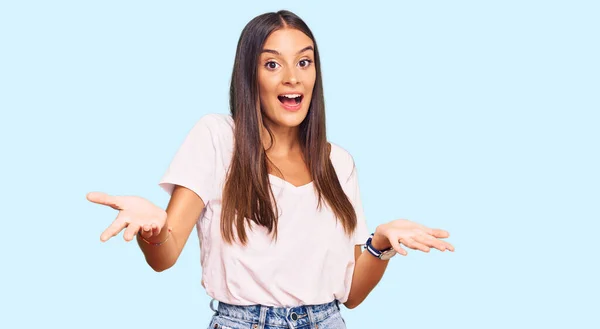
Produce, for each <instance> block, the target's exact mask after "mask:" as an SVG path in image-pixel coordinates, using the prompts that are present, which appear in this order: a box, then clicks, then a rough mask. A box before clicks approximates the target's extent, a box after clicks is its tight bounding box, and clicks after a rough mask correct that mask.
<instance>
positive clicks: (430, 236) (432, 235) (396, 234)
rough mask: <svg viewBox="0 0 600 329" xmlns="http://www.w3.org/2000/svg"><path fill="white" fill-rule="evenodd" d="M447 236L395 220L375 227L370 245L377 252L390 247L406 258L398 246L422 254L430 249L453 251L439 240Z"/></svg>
mask: <svg viewBox="0 0 600 329" xmlns="http://www.w3.org/2000/svg"><path fill="white" fill-rule="evenodd" d="M449 236H450V234H449V233H448V232H447V231H444V230H441V229H433V228H429V227H426V226H423V225H421V224H418V223H415V222H411V221H409V220H406V219H397V220H394V221H391V222H389V223H386V224H382V225H379V226H377V229H376V230H375V235H374V236H373V240H372V242H371V243H372V244H373V247H375V248H377V249H379V250H383V249H387V248H389V247H390V246H391V247H392V248H394V250H396V252H398V253H399V254H401V255H404V256H406V254H407V253H406V250H404V249H403V248H402V247H401V246H400V244H403V245H405V246H407V247H409V248H411V249H415V250H421V251H423V252H429V250H430V248H435V249H438V250H440V251H445V250H450V251H454V247H453V246H452V245H451V244H450V243H448V242H446V241H442V240H440V239H443V238H447V237H449Z"/></svg>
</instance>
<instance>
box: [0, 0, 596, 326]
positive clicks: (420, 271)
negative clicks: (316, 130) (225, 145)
mask: <svg viewBox="0 0 600 329" xmlns="http://www.w3.org/2000/svg"><path fill="white" fill-rule="evenodd" d="M0 3H1V4H0V111H1V120H0V143H1V154H2V156H1V157H2V161H1V162H0V166H1V171H0V172H1V173H2V175H3V177H2V183H3V188H2V192H0V193H2V196H1V198H0V200H1V201H0V202H2V209H3V212H2V214H1V216H0V217H1V218H2V225H1V228H2V231H1V232H2V233H1V235H0V236H1V238H0V246H1V248H0V250H1V251H0V252H1V255H2V260H1V264H2V265H1V268H2V270H1V271H0V272H1V275H2V278H3V279H2V280H1V281H0V288H1V292H0V295H1V296H2V297H1V298H0V303H1V304H2V305H1V307H0V318H1V319H2V323H3V325H2V327H3V328H45V327H52V328H205V327H206V326H207V325H208V322H209V318H210V316H211V311H210V310H209V308H208V302H209V298H208V296H206V294H205V292H204V290H203V289H202V287H201V286H200V271H201V269H200V264H199V248H198V239H197V237H196V236H195V231H194V235H193V236H192V238H191V239H190V240H189V242H188V245H187V246H186V247H185V249H184V251H183V254H182V255H181V258H180V259H179V261H178V263H177V264H176V266H175V267H173V268H172V269H170V270H168V271H166V272H163V273H155V272H153V271H152V270H151V269H150V268H149V267H148V266H147V265H146V264H145V261H144V259H143V257H142V254H141V252H140V251H139V250H138V248H137V246H136V245H135V243H129V244H128V243H125V242H124V241H123V239H122V236H121V235H119V237H118V238H115V239H112V240H110V241H109V242H107V243H105V244H102V243H101V242H100V241H99V236H100V233H101V232H102V231H103V230H104V229H105V227H106V226H108V225H109V224H110V222H111V221H112V220H113V218H114V216H115V215H116V212H115V211H114V210H112V209H110V208H105V207H101V206H98V205H94V204H91V203H89V202H87V201H86V200H85V194H86V193H87V192H89V191H93V190H99V191H105V192H108V193H112V194H119V195H128V194H132V195H140V196H143V197H146V198H148V199H149V200H151V201H153V202H155V203H156V204H158V205H160V206H163V207H164V206H166V204H167V201H168V195H167V194H166V193H164V192H163V191H162V190H161V189H160V188H159V187H158V185H157V183H158V180H159V179H160V177H161V175H162V174H163V173H164V171H165V170H166V168H167V166H168V164H169V162H170V161H171V159H172V156H173V155H174V153H175V151H176V150H177V148H178V147H179V145H180V143H181V142H182V141H183V138H184V136H185V135H186V134H187V133H188V131H189V129H191V127H192V126H193V124H194V123H195V122H196V120H197V119H198V118H200V117H201V116H202V115H204V114H205V113H209V112H218V113H226V112H228V98H227V97H228V88H229V79H230V73H231V69H232V64H233V58H234V52H235V46H236V43H237V39H238V37H239V34H240V32H241V30H242V28H243V27H244V25H245V24H246V23H247V22H248V21H249V20H250V19H251V18H253V17H254V16H256V15H258V14H261V13H263V12H266V11H275V10H278V9H282V8H285V9H290V10H292V11H294V12H296V13H297V14H299V15H300V16H301V17H302V18H303V19H305V21H306V22H307V23H308V24H309V26H310V27H311V28H312V29H313V32H314V33H315V36H316V38H317V42H318V45H319V47H320V49H321V55H322V63H323V77H324V84H325V94H326V102H327V125H328V133H329V138H330V140H331V141H333V142H336V143H338V144H340V145H342V146H343V147H345V148H346V149H347V150H349V151H350V152H351V153H352V154H353V156H354V157H355V160H356V162H357V165H358V168H359V175H360V176H359V179H360V184H361V188H362V195H363V201H364V205H365V211H366V214H367V217H368V222H369V226H370V228H371V229H372V230H373V229H375V227H376V226H377V225H378V224H381V223H384V222H387V221H390V220H393V219H396V218H408V219H411V220H414V221H418V222H421V223H424V224H426V225H429V226H433V227H441V228H444V229H447V230H449V231H450V232H451V238H450V241H451V242H452V243H453V244H454V245H455V246H456V252H455V253H454V254H451V253H441V252H437V251H432V252H431V253H429V254H424V253H421V252H416V251H412V252H411V251H409V256H408V257H397V258H395V259H393V261H392V262H391V264H390V266H389V270H388V271H387V273H386V274H385V277H384V278H383V280H382V282H381V283H380V284H379V286H378V287H377V288H376V289H375V291H374V292H373V293H372V294H371V295H370V296H369V297H368V299H367V300H366V301H365V302H364V303H363V304H362V305H361V306H360V307H359V308H357V309H355V310H343V313H344V315H345V317H346V319H347V321H348V323H349V325H348V327H349V328H351V329H358V328H421V329H426V328H599V327H600V323H599V320H598V318H597V317H596V316H593V313H594V312H596V311H598V308H599V303H598V301H597V298H598V295H599V294H600V289H599V284H598V278H599V277H600V275H599V274H600V272H599V271H598V269H597V266H596V265H598V260H599V257H598V254H597V251H596V250H597V249H598V248H599V247H600V245H599V244H598V243H597V241H598V232H599V229H600V226H599V224H598V220H599V219H600V216H599V215H600V209H599V203H600V202H599V196H600V191H599V183H600V177H599V174H598V168H599V165H600V163H599V162H600V161H599V157H598V151H599V142H600V133H599V124H600V116H599V114H598V111H599V110H600V99H599V91H600V66H599V59H600V49H599V45H600V43H599V33H600V23H599V22H600V20H599V18H598V17H599V16H600V6H599V5H598V2H597V1H485V2H484V1H419V2H414V1H413V2H406V1H396V2H391V1H390V2H379V1H368V2H365V1H362V2H356V3H351V2H344V3H342V2H338V3H335V4H334V3H333V2H328V3H325V2H320V1H319V2H316V1H304V2H281V1H260V2H258V1H251V2H249V3H246V4H242V3H241V2H240V3H237V2H233V1H221V2H216V1H215V2H211V3H210V4H201V3H200V1H2V2H0ZM312 247H314V246H307V250H309V249H310V248H312ZM594 264H596V265H594ZM302 265H303V264H298V266H302Z"/></svg>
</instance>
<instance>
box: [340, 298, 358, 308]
mask: <svg viewBox="0 0 600 329" xmlns="http://www.w3.org/2000/svg"><path fill="white" fill-rule="evenodd" d="M358 305H360V302H359V301H355V300H351V299H348V300H347V301H346V302H345V303H344V306H346V308H347V309H350V310H352V309H355V308H356V307H357V306H358Z"/></svg>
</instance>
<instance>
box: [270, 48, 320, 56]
mask: <svg viewBox="0 0 600 329" xmlns="http://www.w3.org/2000/svg"><path fill="white" fill-rule="evenodd" d="M307 50H312V51H315V49H314V48H313V46H306V47H304V48H302V49H301V50H300V51H299V52H297V53H296V55H299V54H301V53H303V52H305V51H307ZM262 53H271V54H275V55H278V56H281V53H279V52H278V51H277V50H273V49H263V50H262Z"/></svg>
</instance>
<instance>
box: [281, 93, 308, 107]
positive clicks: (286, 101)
mask: <svg viewBox="0 0 600 329" xmlns="http://www.w3.org/2000/svg"><path fill="white" fill-rule="evenodd" d="M277 98H279V101H280V102H281V103H282V104H283V105H287V106H296V105H298V104H300V103H301V102H302V98H304V95H302V94H283V95H279V96H277Z"/></svg>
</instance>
